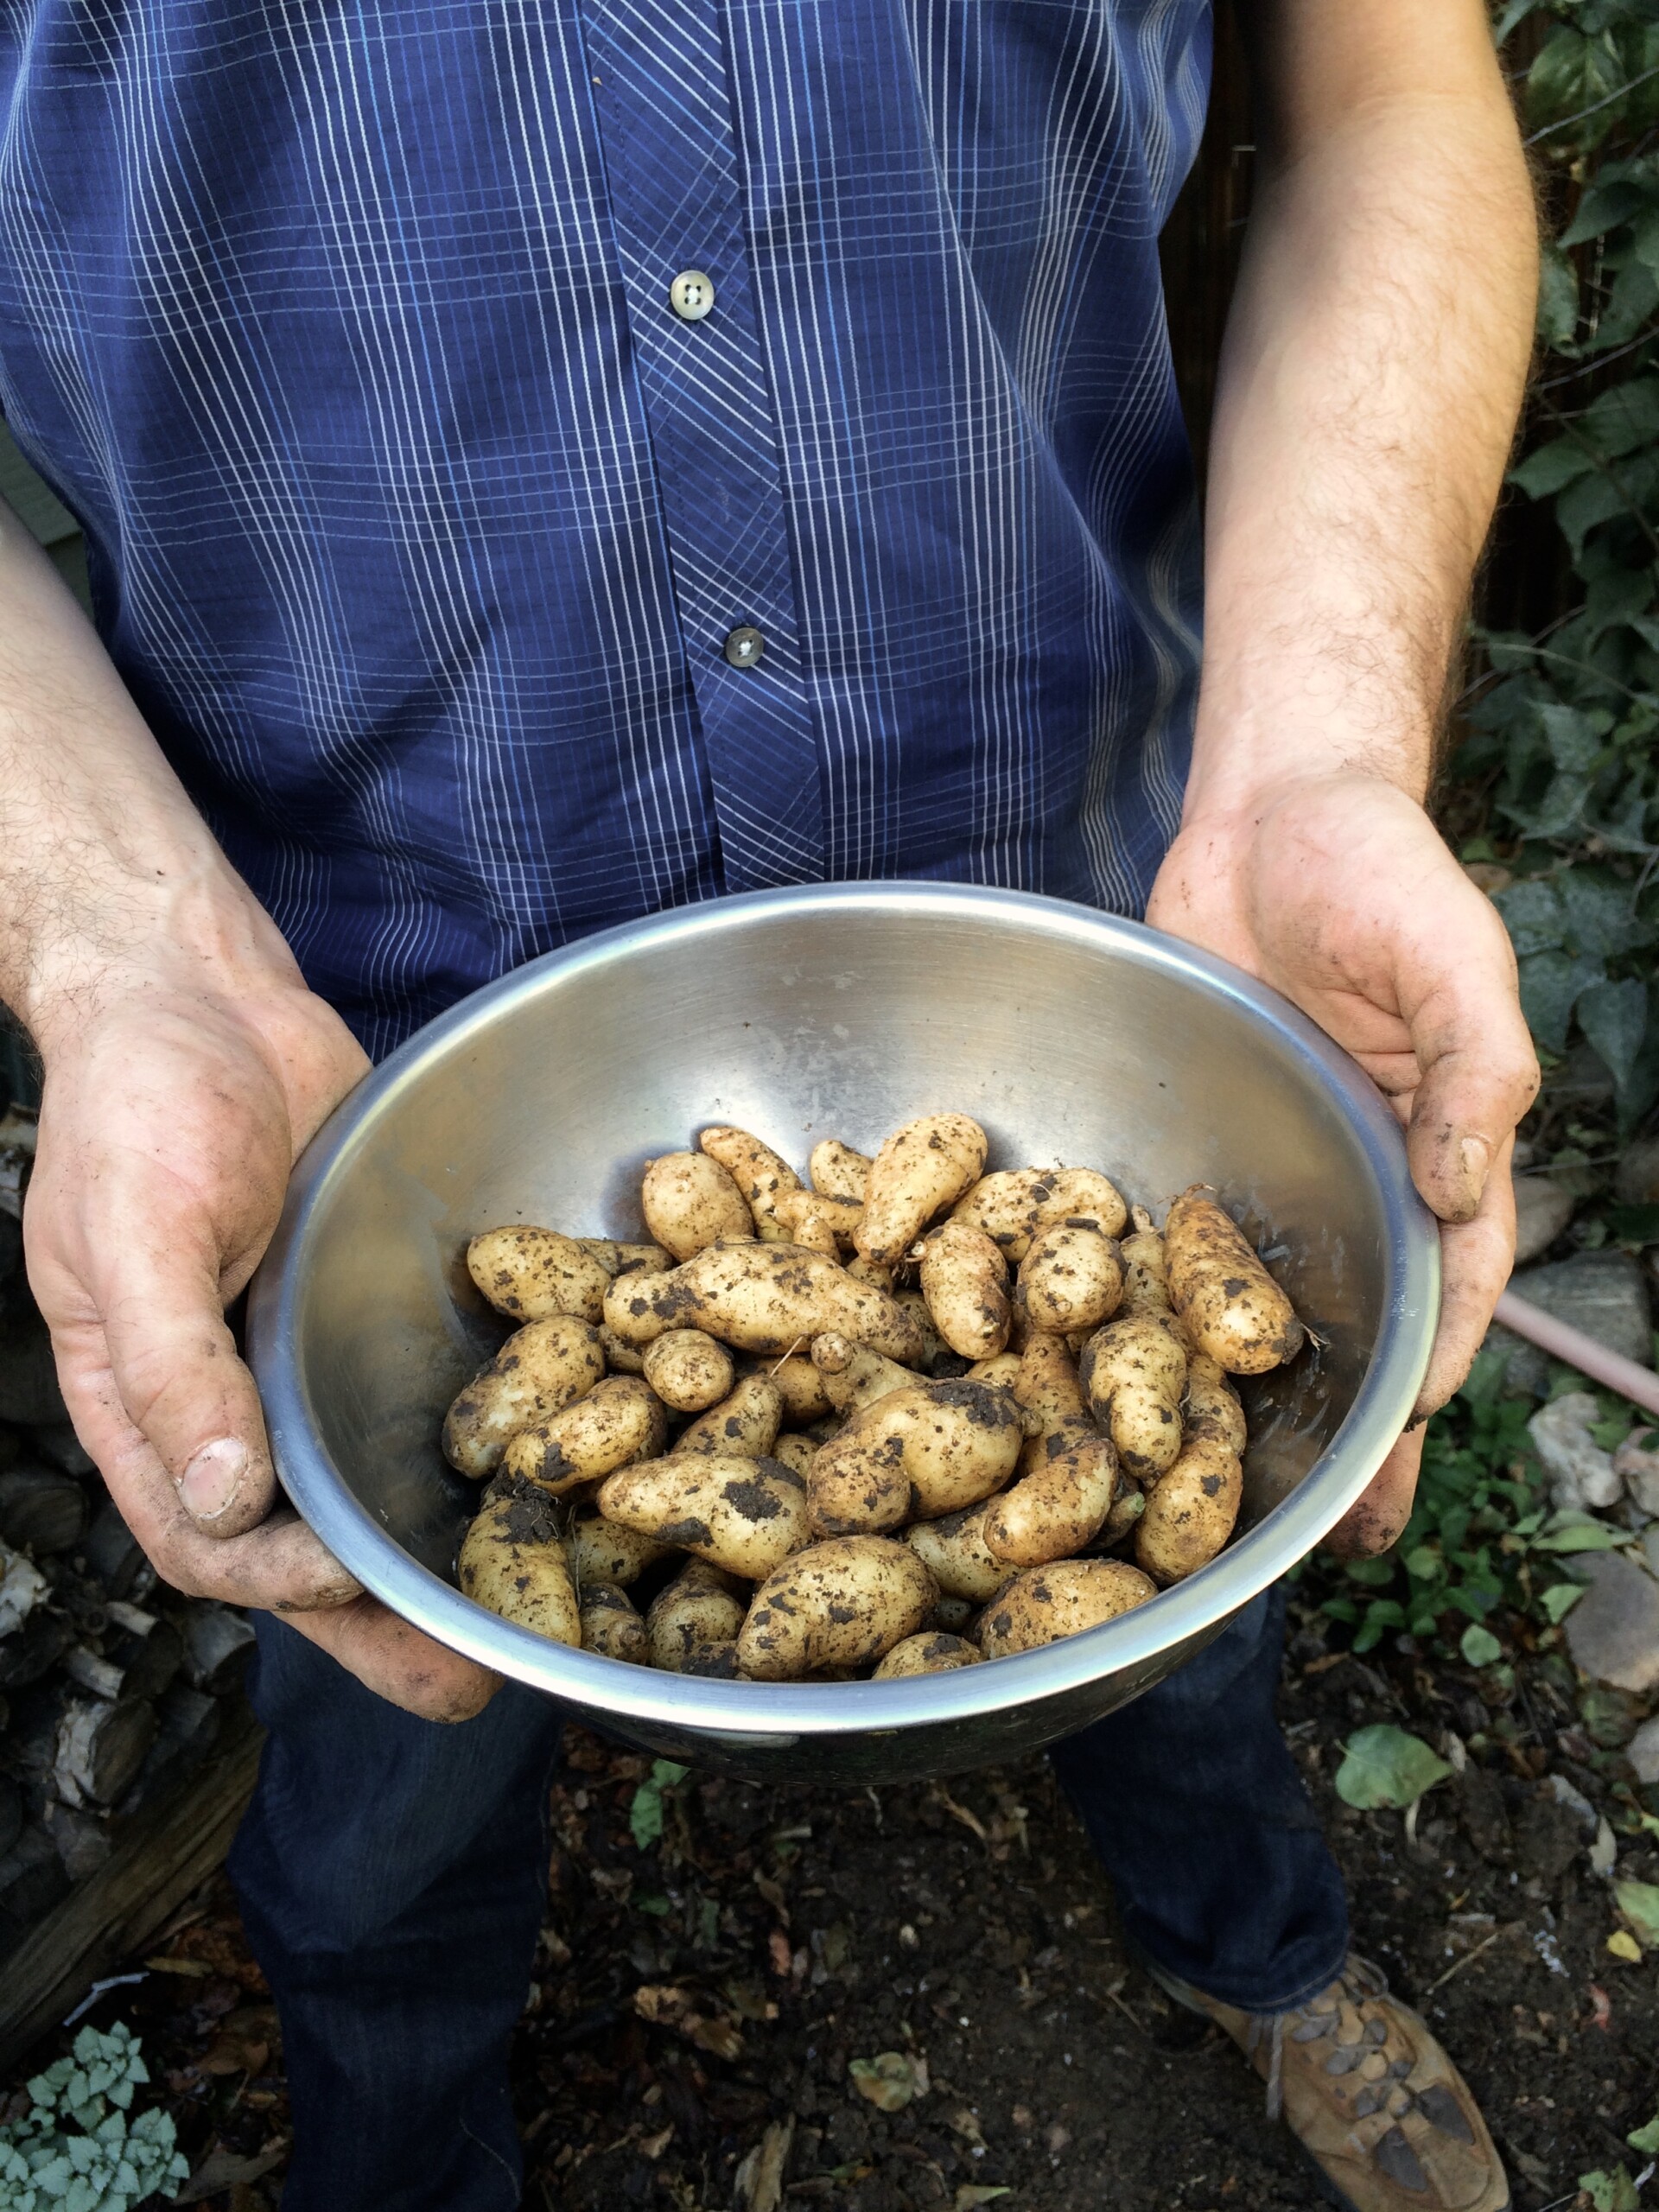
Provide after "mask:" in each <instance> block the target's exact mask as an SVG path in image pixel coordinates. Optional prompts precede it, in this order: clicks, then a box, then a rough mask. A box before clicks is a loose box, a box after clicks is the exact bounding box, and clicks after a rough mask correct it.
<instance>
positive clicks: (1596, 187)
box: [1555, 177, 1653, 246]
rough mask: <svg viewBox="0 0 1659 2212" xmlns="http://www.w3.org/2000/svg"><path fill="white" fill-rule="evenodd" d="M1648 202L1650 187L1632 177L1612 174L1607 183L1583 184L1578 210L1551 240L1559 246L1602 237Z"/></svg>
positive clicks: (1626, 220) (1647, 205)
mask: <svg viewBox="0 0 1659 2212" xmlns="http://www.w3.org/2000/svg"><path fill="white" fill-rule="evenodd" d="M1652 205H1653V188H1652V186H1651V185H1648V184H1642V183H1638V182H1637V181H1636V180H1635V179H1634V178H1632V177H1616V178H1614V179H1613V180H1612V181H1611V182H1607V183H1596V184H1590V185H1586V187H1585V189H1584V194H1583V197H1582V198H1581V199H1580V201H1579V206H1578V213H1576V214H1575V215H1574V216H1573V219H1572V221H1571V222H1570V223H1569V224H1568V225H1567V228H1566V229H1565V230H1564V231H1563V232H1561V234H1560V238H1557V239H1556V241H1555V243H1556V244H1557V245H1560V246H1570V245H1584V244H1585V243H1586V240H1588V239H1590V238H1605V236H1606V234H1607V232H1609V231H1612V230H1617V229H1618V226H1619V225H1620V224H1621V223H1628V222H1629V221H1630V219H1632V217H1634V216H1637V215H1639V214H1640V213H1642V210H1643V208H1644V207H1651V206H1652Z"/></svg>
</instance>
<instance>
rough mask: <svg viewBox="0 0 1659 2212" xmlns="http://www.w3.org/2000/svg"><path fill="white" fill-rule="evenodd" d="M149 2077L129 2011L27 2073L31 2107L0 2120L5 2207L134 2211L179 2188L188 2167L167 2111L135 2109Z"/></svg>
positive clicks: (14, 2211)
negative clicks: (126, 2017) (152, 2198)
mask: <svg viewBox="0 0 1659 2212" xmlns="http://www.w3.org/2000/svg"><path fill="white" fill-rule="evenodd" d="M148 2081H149V2068H148V2067H147V2066H146V2065H145V2064H144V2062H143V2055H142V2052H141V2050H140V2047H139V2044H138V2040H137V2037H136V2036H134V2034H133V2033H132V2031H131V2030H130V2028H129V2027H128V2026H127V2025H126V2023H125V2022H124V2021H121V2020H118V2021H117V2023H116V2024H115V2025H114V2027H113V2028H111V2030H110V2031H109V2032H108V2034H107V2035H105V2034H100V2033H99V2031H98V2030H97V2029H96V2028H92V2027H85V2028H83V2029H82V2030H81V2031H80V2033H79V2035H78V2036H77V2037H75V2040H74V2044H73V2055H72V2056H70V2057H68V2058H60V2059H59V2060H58V2061H57V2062H56V2063H55V2064H54V2065H51V2066H48V2068H47V2069H46V2071H45V2072H44V2073H43V2074H37V2075H35V2078H34V2080H33V2081H32V2082H29V2096H30V2098H31V2099H32V2100H33V2102H32V2103H31V2106H30V2107H29V2113H28V2115H27V2117H26V2118H24V2119H22V2120H13V2121H10V2122H9V2123H8V2124H6V2125H5V2126H0V2212H129V2208H130V2206H132V2205H135V2204H137V2203H138V2202H141V2200H142V2199H143V2198H144V2197H146V2196H165V2197H174V2196H177V2195H178V2193H179V2183H181V2181H183V2180H184V2179H185V2178H186V2177H187V2176H188V2173H189V2171H190V2168H189V2165H188V2163H187V2161H186V2160H185V2159H184V2158H182V2157H181V2156H180V2154H179V2152H178V2150H177V2148H176V2143H177V2137H176V2134H175V2130H174V2126H173V2121H172V2118H171V2116H170V2114H168V2113H165V2112H163V2111H162V2110H161V2109H160V2108H159V2107H155V2108H152V2109H151V2110H150V2111H148V2112H141V2113H139V2114H138V2116H137V2119H136V2120H134V2119H130V2118H129V2115H130V2112H131V2108H132V2102H133V2097H134V2094H135V2093H136V2091H137V2089H138V2088H140V2087H141V2086H142V2085H143V2083H144V2082H148ZM66 2120H67V2121H69V2122H72V2123H73V2126H72V2127H70V2128H66V2127H65V2126H64V2124H63V2123H64V2122H65V2121H66Z"/></svg>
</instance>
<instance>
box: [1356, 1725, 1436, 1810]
mask: <svg viewBox="0 0 1659 2212" xmlns="http://www.w3.org/2000/svg"><path fill="white" fill-rule="evenodd" d="M1342 1751H1343V1758H1342V1764H1341V1765H1340V1766H1339V1767H1338V1769H1337V1795H1338V1797H1340V1798H1341V1800H1342V1802H1343V1803H1344V1805H1357V1807H1358V1808H1360V1810H1361V1811H1362V1812H1374V1811H1376V1809H1377V1808H1379V1807H1381V1806H1391V1807H1392V1808H1394V1809H1395V1811H1396V1812H1403V1811H1404V1810H1405V1808H1406V1807H1407V1806H1408V1805H1414V1804H1415V1803H1416V1802H1417V1800H1418V1799H1419V1798H1420V1797H1421V1796H1422V1794H1423V1792H1424V1790H1426V1789H1433V1787H1434V1785H1435V1783H1437V1782H1444V1781H1445V1779H1446V1776H1447V1775H1448V1774H1450V1773H1451V1771H1452V1770H1451V1768H1450V1767H1449V1766H1448V1765H1447V1764H1446V1761H1445V1760H1444V1759H1443V1758H1440V1757H1438V1756H1437V1754H1436V1753H1435V1752H1433V1751H1431V1750H1430V1749H1429V1747H1428V1745H1427V1744H1426V1743H1425V1742H1424V1741H1423V1739H1422V1738H1421V1736H1414V1735H1411V1734H1410V1733H1408V1731H1407V1730H1405V1729H1404V1728H1393V1727H1390V1726H1389V1724H1388V1723H1387V1722H1386V1721H1379V1722H1377V1723H1376V1725H1375V1726H1372V1727H1370V1728H1357V1729H1356V1730H1355V1731H1354V1732H1353V1734H1352V1735H1351V1737H1350V1738H1348V1740H1347V1742H1346V1743H1345V1744H1344V1745H1343V1747H1342Z"/></svg>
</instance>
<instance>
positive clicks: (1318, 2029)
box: [1152, 1953, 1510, 2212]
mask: <svg viewBox="0 0 1659 2212" xmlns="http://www.w3.org/2000/svg"><path fill="white" fill-rule="evenodd" d="M1152 1970H1153V1972H1154V1975H1155V1977H1156V1979H1157V1980H1158V1981H1160V1983H1161V1984H1162V1986H1164V1987H1165V1988H1166V1989H1167V1990H1168V1992H1169V1993H1170V1994H1171V1996H1172V1997H1173V1998H1175V1999H1177V2000H1178V2001H1179V2003H1181V2004H1183V2005H1188V2006H1190V2007H1191V2008H1192V2010H1193V2011H1194V2012H1205V2013H1207V2014H1208V2015H1209V2017H1210V2018H1211V2019H1212V2020H1213V2021H1214V2022H1215V2023H1216V2024H1217V2027H1219V2028H1221V2029H1223V2030H1224V2031H1225V2032H1226V2033H1227V2034H1228V2035H1230V2037H1232V2039H1233V2041H1234V2042H1235V2043H1236V2044H1237V2045H1238V2047H1239V2049H1240V2050H1242V2051H1243V2053H1244V2054H1245V2056H1247V2057H1248V2058H1249V2059H1250V2060H1251V2061H1252V2062H1253V2063H1254V2064H1255V2070H1256V2072H1257V2073H1258V2074H1260V2075H1262V2078H1263V2080H1264V2081H1265V2082H1267V2085H1268V2114H1269V2116H1270V2117H1271V2118H1273V2119H1275V2120H1276V2119H1278V2118H1280V2117H1281V2115H1282V2117H1283V2118H1284V2120H1286V2121H1287V2123H1288V2125H1289V2126H1290V2129H1291V2132H1292V2133H1293V2134H1294V2135H1295V2137H1296V2139H1297V2140H1298V2141H1299V2142H1300V2144H1301V2145H1302V2148H1303V2149H1304V2150H1305V2151H1306V2152H1307V2154H1308V2156H1309V2157H1310V2158H1312V2159H1313V2163H1314V2164H1315V2165H1316V2166H1317V2167H1318V2168H1319V2171H1320V2173H1321V2175H1322V2176H1323V2177H1324V2179H1325V2185H1326V2189H1327V2191H1328V2193H1329V2194H1330V2195H1331V2196H1332V2197H1334V2198H1335V2200H1336V2202H1338V2204H1340V2205H1343V2206H1344V2207H1345V2208H1346V2212H1509V2204H1510V2187H1509V2183H1508V2182H1507V2181H1506V2180H1505V2178H1504V2174H1503V2163H1502V2161H1501V2160H1500V2159H1499V2158H1498V2155H1497V2149H1496V2147H1495V2145H1493V2142H1492V2139H1491V2134H1490V2133H1489V2132H1488V2130H1487V2126H1486V2123H1485V2121H1484V2120H1483V2119H1482V2118H1481V2116H1480V2107H1478V2105H1477V2104H1476V2102H1475V2100H1474V2098H1473V2096H1472V2094H1471V2092H1470V2088H1469V2084H1468V2083H1467V2082H1465V2080H1464V2078H1463V2076H1462V2075H1461V2074H1459V2071H1458V2069H1457V2068H1456V2067H1455V2066H1454V2065H1453V2064H1452V2061H1451V2060H1450V2059H1449V2058H1448V2057H1447V2056H1446V2053H1445V2052H1444V2051H1443V2050H1441V2049H1440V2044H1438V2043H1437V2042H1436V2041H1435V2040H1434V2037H1433V2033H1432V2032H1431V2031H1430V2029H1429V2027H1428V2024H1427V2021H1425V2020H1422V2019H1421V2018H1419V2017H1418V2015H1417V2014H1416V2013H1415V2012H1412V2011H1411V2010H1410V2008H1409V2007H1408V2005H1402V2004H1401V2002H1400V2001H1399V1999H1397V1998H1395V1997H1390V1996H1389V1986H1388V1983H1387V1982H1386V1981H1385V1980H1383V1976H1382V1975H1381V1974H1379V1973H1378V1972H1377V1970H1376V1967H1373V1966H1370V1965H1368V1964H1367V1963H1366V1961H1364V1960H1363V1959H1361V1958H1357V1957H1356V1956H1354V1955H1353V1954H1352V1953H1350V1955H1349V1958H1348V1963H1347V1966H1346V1967H1344V1970H1343V1972H1342V1973H1341V1974H1339V1975H1338V1978H1337V1980H1335V1981H1333V1982H1332V1984H1331V1986H1330V1987H1329V1988H1328V1989H1325V1990H1322V1991H1321V1992H1320V1993H1319V1995H1318V1996H1317V1997H1313V1998H1310V1999H1308V2001H1307V2003H1306V2004H1305V2005H1294V2006H1292V2008H1291V2009H1290V2011H1289V2012H1237V2011H1236V2010H1235V2009H1234V2007H1233V2006H1232V2005H1222V2004H1218V2003H1217V2001H1216V1999H1214V1998H1213V1997H1206V1996H1205V1995H1204V1994H1203V1993H1202V1992H1201V1991H1199V1990H1196V1989H1191V1988H1189V1987H1187V1986H1186V1985H1185V1983H1183V1982H1177V1981H1176V1980H1174V1979H1173V1977H1172V1976H1170V1975H1168V1974H1163V1973H1161V1972H1160V1971H1159V1970H1158V1969H1157V1968H1156V1967H1154V1968H1153V1969H1152Z"/></svg>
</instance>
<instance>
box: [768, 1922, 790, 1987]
mask: <svg viewBox="0 0 1659 2212" xmlns="http://www.w3.org/2000/svg"><path fill="white" fill-rule="evenodd" d="M766 1955H767V1956H768V1958H770V1960H771V1961H772V1972H773V1974H780V1975H781V1976H782V1977H783V1979H784V1980H785V1981H787V1980H789V1963H790V1950H789V1938H788V1936H785V1933H784V1931H783V1929H781V1928H774V1929H772V1933H771V1935H770V1936H767V1938H766Z"/></svg>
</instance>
